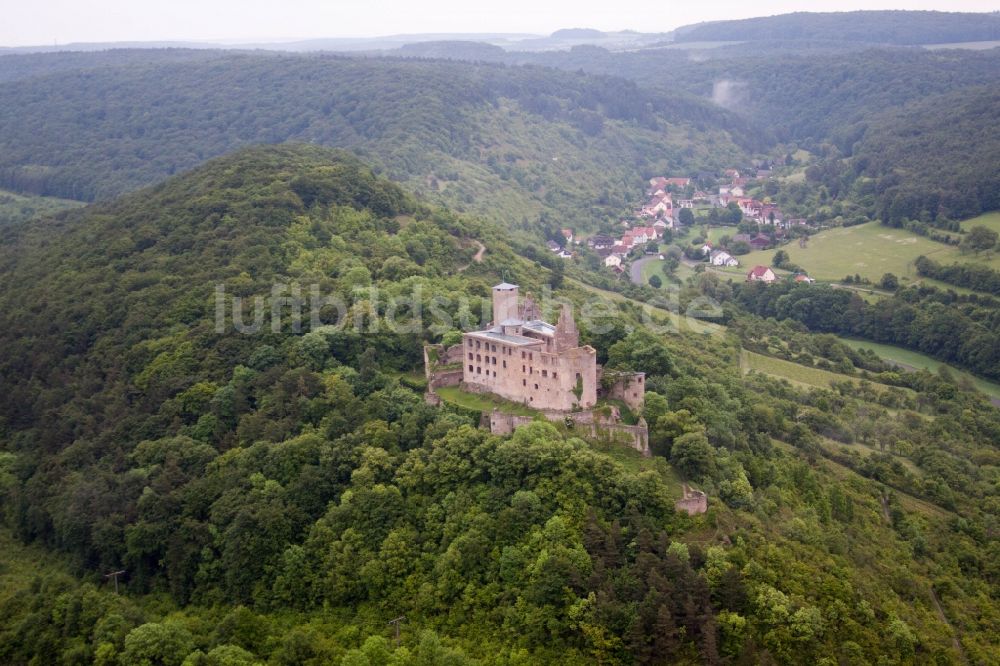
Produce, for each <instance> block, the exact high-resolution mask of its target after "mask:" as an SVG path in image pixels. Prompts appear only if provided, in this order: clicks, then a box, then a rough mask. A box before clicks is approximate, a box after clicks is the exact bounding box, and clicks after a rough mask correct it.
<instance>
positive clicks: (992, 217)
mask: <svg viewBox="0 0 1000 666" xmlns="http://www.w3.org/2000/svg"><path fill="white" fill-rule="evenodd" d="M972 227H986V228H987V229H992V230H993V231H995V232H997V233H998V234H1000V211H994V212H992V213H984V214H983V215H980V216H979V217H974V218H972V219H969V220H965V221H964V222H962V230H963V231H968V230H969V229H971V228H972Z"/></svg>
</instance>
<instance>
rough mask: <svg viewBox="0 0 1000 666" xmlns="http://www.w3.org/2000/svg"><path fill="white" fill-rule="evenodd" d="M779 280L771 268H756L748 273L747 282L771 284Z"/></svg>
mask: <svg viewBox="0 0 1000 666" xmlns="http://www.w3.org/2000/svg"><path fill="white" fill-rule="evenodd" d="M777 279H778V276H777V275H775V274H774V271H772V270H771V268H770V267H769V266H754V267H753V268H752V269H750V272H749V273H747V282H764V283H767V284H770V283H772V282H774V281H775V280H777Z"/></svg>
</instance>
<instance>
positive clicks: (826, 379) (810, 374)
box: [740, 350, 891, 390]
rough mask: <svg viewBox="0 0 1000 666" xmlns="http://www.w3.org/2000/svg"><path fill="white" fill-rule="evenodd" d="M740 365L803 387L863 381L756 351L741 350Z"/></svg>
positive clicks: (884, 386)
mask: <svg viewBox="0 0 1000 666" xmlns="http://www.w3.org/2000/svg"><path fill="white" fill-rule="evenodd" d="M740 367H741V368H742V369H743V371H744V372H749V371H751V370H754V371H756V372H760V373H763V374H765V375H771V376H772V377H779V378H781V379H787V380H788V381H790V382H791V383H793V384H796V385H799V386H805V387H809V386H815V387H817V388H830V386H831V385H832V384H833V383H834V382H844V381H848V382H855V383H860V382H861V381H863V380H860V379H858V378H856V377H850V376H848V375H842V374H840V373H838V372H830V371H828V370H822V369H820V368H810V367H807V366H804V365H801V364H799V363H793V362H792V361H785V360H784V359H780V358H774V357H773V356H766V355H764V354H758V353H757V352H752V351H748V350H743V352H742V355H741V356H740ZM870 383H871V384H872V386H874V387H875V388H877V389H884V390H888V389H889V388H891V387H889V386H886V385H885V384H879V383H876V382H870Z"/></svg>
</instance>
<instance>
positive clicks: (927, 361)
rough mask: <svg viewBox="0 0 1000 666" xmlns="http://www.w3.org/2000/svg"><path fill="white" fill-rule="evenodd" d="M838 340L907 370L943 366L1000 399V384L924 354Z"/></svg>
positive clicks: (850, 339)
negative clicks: (870, 351) (869, 351)
mask: <svg viewBox="0 0 1000 666" xmlns="http://www.w3.org/2000/svg"><path fill="white" fill-rule="evenodd" d="M840 339H841V341H842V342H843V343H844V344H846V345H849V346H850V347H853V348H854V349H871V350H872V351H873V352H875V353H876V354H878V355H879V356H881V357H882V358H884V359H885V360H887V361H892V362H893V363H899V364H901V365H903V366H907V367H909V368H914V369H917V370H919V369H921V368H923V369H926V370H930V371H931V372H937V371H938V368H940V367H942V366H944V367H946V368H948V371H949V372H950V373H951V374H952V375H954V376H955V377H956V378H958V379H959V380H960V381H961V380H968V381H970V382H972V384H973V385H975V387H976V388H977V389H978V390H980V391H982V392H983V393H985V394H986V395H988V396H990V397H992V398H997V399H1000V384H997V383H995V382H990V381H987V380H985V379H981V378H979V377H977V376H975V375H973V374H971V373H968V372H965V371H964V370H959V369H958V368H956V367H954V366H951V365H948V364H947V363H942V362H941V361H938V360H936V359H934V358H932V357H930V356H927V355H926V354H921V353H920V352H915V351H910V350H909V349H903V348H902V347H894V346H892V345H882V344H878V343H876V342H868V341H867V340H856V339H854V338H843V337H842V338H840Z"/></svg>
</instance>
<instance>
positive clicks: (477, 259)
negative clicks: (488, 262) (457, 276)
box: [458, 241, 486, 273]
mask: <svg viewBox="0 0 1000 666" xmlns="http://www.w3.org/2000/svg"><path fill="white" fill-rule="evenodd" d="M473 242H474V243H475V244H476V247H477V248H479V249H478V250H476V254H474V255H473V256H472V262H471V263H468V264H466V265H464V266H460V267H459V269H458V272H459V273H461V272H462V271H464V270H465V269H466V268H468V267H469V266H471V265H472V264H473V263H476V264H479V263H482V261H483V255H484V254H486V246H485V245H483V244H482V243H480V242H479V241H473Z"/></svg>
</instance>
